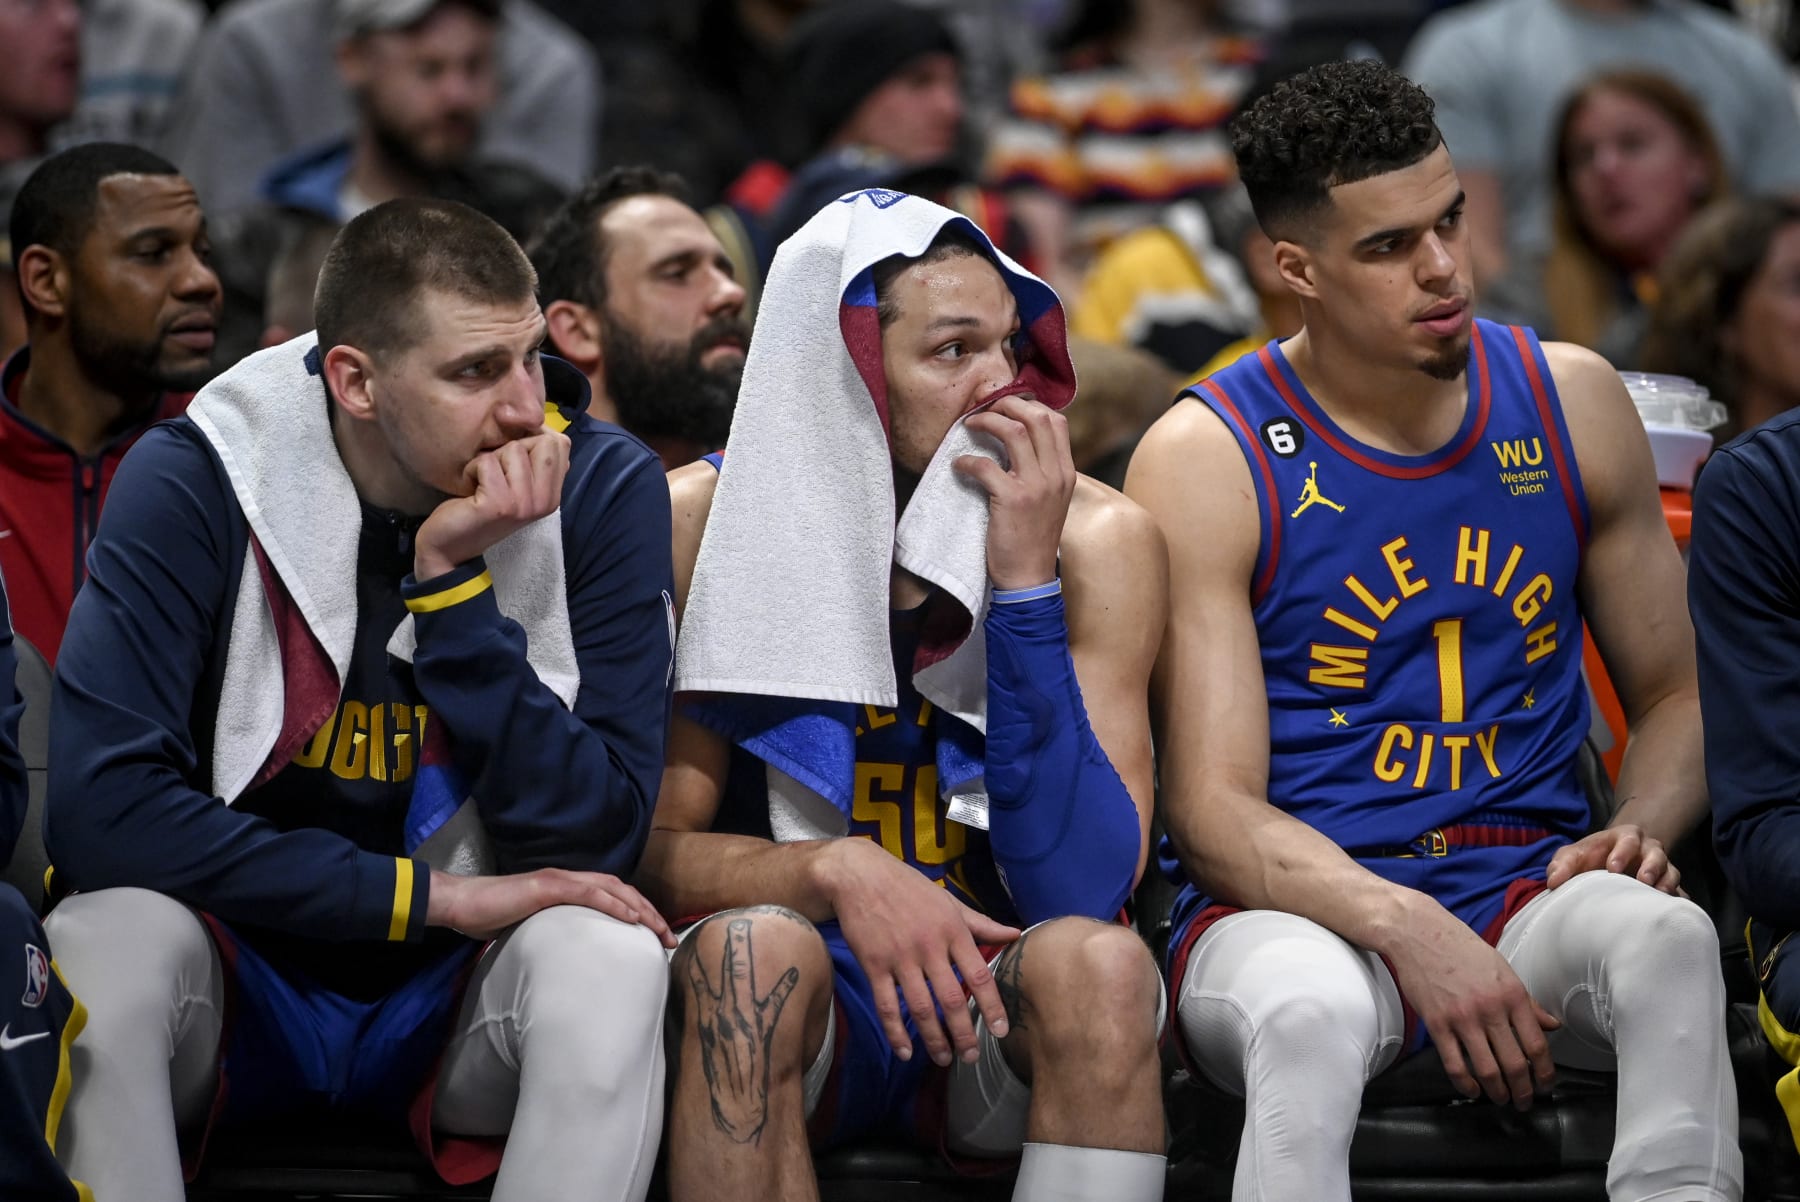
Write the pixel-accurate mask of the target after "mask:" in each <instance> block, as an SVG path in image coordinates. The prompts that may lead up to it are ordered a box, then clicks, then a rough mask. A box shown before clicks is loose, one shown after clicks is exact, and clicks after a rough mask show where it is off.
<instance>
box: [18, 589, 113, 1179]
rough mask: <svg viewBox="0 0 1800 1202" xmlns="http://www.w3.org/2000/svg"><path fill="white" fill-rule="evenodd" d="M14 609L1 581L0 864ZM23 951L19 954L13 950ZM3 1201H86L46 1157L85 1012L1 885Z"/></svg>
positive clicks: (21, 808) (21, 901)
mask: <svg viewBox="0 0 1800 1202" xmlns="http://www.w3.org/2000/svg"><path fill="white" fill-rule="evenodd" d="M17 670H18V657H17V655H16V654H15V653H14V651H13V630H12V612H11V610H10V609H9V608H8V607H7V601H6V586H5V585H4V583H0V867H4V866H5V864H6V862H7V861H8V860H10V859H11V858H12V855H13V849H14V848H15V847H16V846H17V845H18V842H19V835H20V832H22V831H23V830H24V829H25V810H26V804H27V799H28V794H27V791H26V789H27V782H26V778H25V761H24V759H23V758H22V757H21V756H20V755H19V718H20V715H21V714H23V712H24V710H25V704H24V701H23V699H22V698H20V696H19V690H18V686H17V685H16V684H15V683H14V680H13V677H14V673H15V672H16V671H17ZM21 948H22V949H23V951H24V954H23V956H21V955H19V954H18V951H17V950H16V949H21ZM0 949H3V950H4V954H3V955H0V1198H9V1199H18V1200H19V1202H79V1200H82V1199H85V1200H86V1202H93V1195H92V1194H91V1193H88V1192H87V1191H86V1187H85V1186H81V1185H76V1184H73V1183H71V1182H70V1181H69V1179H68V1177H67V1176H65V1175H64V1173H63V1171H62V1166H61V1165H59V1164H57V1163H56V1157H55V1156H54V1155H53V1154H52V1152H53V1150H54V1149H55V1147H56V1135H57V1127H58V1126H59V1125H60V1124H61V1122H62V1111H63V1100H64V1099H65V1098H67V1097H68V1091H69V1044H70V1043H71V1042H73V1041H74V1039H75V1037H76V1036H78V1035H79V1034H80V1033H81V1027H82V1024H83V1023H85V1022H86V1021H87V1014H86V1012H85V1011H84V1010H83V1009H82V1008H81V1003H80V1002H78V1001H76V1000H75V998H74V997H73V996H72V995H71V994H70V993H69V987H68V986H67V985H65V984H64V983H63V980H62V977H61V976H60V975H59V974H58V973H57V971H56V968H55V966H54V965H53V964H52V963H51V960H50V950H49V943H48V941H46V940H45V938H44V929H43V928H42V927H41V926H39V925H38V919H37V914H36V912H35V911H34V910H33V909H32V907H31V904H30V903H29V902H27V901H26V900H25V898H24V896H23V895H22V894H20V892H19V891H18V890H17V889H14V888H13V887H12V886H11V885H7V884H4V883H0Z"/></svg>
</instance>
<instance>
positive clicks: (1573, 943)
mask: <svg viewBox="0 0 1800 1202" xmlns="http://www.w3.org/2000/svg"><path fill="white" fill-rule="evenodd" d="M1499 950H1500V953H1501V954H1502V955H1503V956H1505V957H1506V958H1507V960H1508V961H1509V962H1510V963H1511V964H1512V966H1513V969H1514V971H1516V972H1517V973H1518V974H1519V978H1520V979H1521V980H1522V981H1523V982H1524V984H1525V987H1526V988H1527V989H1529V990H1530V991H1531V994H1532V996H1533V997H1535V998H1536V999H1537V1000H1538V1002H1539V1004H1540V1005H1542V1006H1543V1007H1544V1009H1546V1010H1548V1011H1549V1012H1550V1013H1551V1014H1552V1015H1554V1016H1555V1017H1556V1018H1558V1019H1560V1020H1562V1024H1563V1025H1562V1027H1561V1028H1560V1029H1559V1030H1557V1031H1554V1032H1551V1033H1550V1050H1551V1054H1552V1056H1553V1057H1554V1058H1555V1060H1556V1061H1557V1063H1559V1064H1566V1065H1569V1066H1571V1067H1578V1068H1598V1069H1611V1068H1614V1067H1616V1068H1617V1070H1618V1074H1619V1111H1618V1132H1617V1136H1616V1138H1615V1140H1614V1143H1613V1154H1612V1159H1611V1162H1610V1166H1609V1168H1608V1171H1607V1194H1608V1197H1609V1198H1611V1199H1612V1202H1649V1200H1651V1199H1655V1200H1656V1202H1736V1199H1738V1198H1740V1197H1741V1196H1742V1192H1743V1184H1742V1183H1743V1159H1742V1156H1741V1154H1740V1153H1739V1151H1738V1146H1737V1095H1736V1092H1735V1090H1734V1087H1733V1085H1732V1075H1731V1064H1730V1061H1729V1059H1728V1058H1727V1054H1726V1045H1725V1028H1724V1013H1725V989H1724V984H1723V982H1722V980H1721V978H1720V975H1719V945H1718V939H1717V936H1716V935H1715V933H1714V931H1713V927H1712V922H1711V920H1710V919H1709V918H1707V916H1706V914H1705V912H1704V911H1702V910H1701V909H1700V908H1699V907H1698V906H1696V905H1694V904H1693V903H1692V902H1689V901H1685V900H1682V899H1678V898H1673V897H1670V896H1668V895H1666V894H1663V893H1659V892H1657V891H1656V890H1654V889H1651V888H1650V887H1649V886H1647V885H1643V884H1640V883H1639V882H1637V881H1635V880H1632V879H1630V878H1629V877H1623V876H1618V875H1614V874H1609V873H1604V872H1589V873H1584V874H1582V875H1581V876H1578V877H1576V878H1575V879H1574V880H1572V881H1570V882H1569V883H1568V884H1565V885H1563V886H1562V887H1561V888H1558V889H1555V890H1553V891H1551V892H1549V893H1545V894H1541V895H1540V896H1538V897H1537V898H1535V899H1533V900H1532V901H1531V902H1530V903H1529V904H1528V905H1527V906H1526V907H1525V908H1524V909H1523V910H1521V911H1520V912H1519V914H1518V915H1517V916H1515V917H1514V918H1513V920H1512V921H1511V922H1510V923H1508V924H1507V927H1506V931H1505V933H1504V934H1503V935H1502V937H1501V940H1500V944H1499ZM1177 1016H1178V1018H1179V1020H1180V1022H1181V1029H1182V1034H1183V1036H1184V1037H1185V1038H1186V1040H1187V1045H1188V1049H1189V1051H1190V1053H1191V1054H1192V1056H1193V1058H1194V1060H1195V1062H1196V1064H1197V1065H1198V1066H1199V1067H1200V1068H1201V1070H1202V1071H1204V1072H1205V1073H1206V1075H1207V1076H1208V1077H1209V1078H1211V1079H1212V1080H1213V1081H1214V1082H1215V1083H1217V1084H1218V1085H1219V1086H1220V1087H1221V1088H1224V1089H1227V1090H1230V1091H1231V1092H1233V1093H1237V1094H1241V1095H1242V1096H1243V1097H1244V1099H1245V1122H1244V1134H1243V1140H1242V1143H1241V1145H1240V1147H1239V1150H1238V1168H1237V1179H1236V1182H1235V1185H1234V1188H1233V1190H1232V1199H1233V1202H1284V1200H1287V1199H1294V1198H1307V1199H1317V1200H1318V1202H1344V1200H1347V1199H1348V1198H1349V1197H1350V1178H1349V1166H1348V1157H1349V1149H1350V1137H1351V1134H1352V1133H1353V1131H1354V1130H1355V1127H1356V1116H1357V1112H1358V1109H1359V1108H1360V1106H1361V1101H1362V1091H1363V1086H1364V1084H1365V1083H1367V1081H1368V1080H1369V1078H1371V1077H1372V1076H1374V1075H1375V1074H1376V1073H1378V1072H1380V1071H1381V1070H1382V1069H1384V1068H1386V1067H1388V1065H1390V1064H1392V1063H1393V1062H1394V1060H1395V1059H1396V1057H1397V1056H1398V1055H1399V1051H1400V1043H1401V1039H1402V1017H1401V1009H1400V994H1399V991H1398V990H1397V989H1396V988H1395V985H1394V981H1393V977H1392V976H1391V975H1390V974H1389V972H1388V970H1387V966H1386V965H1385V964H1384V963H1382V961H1381V959H1380V957H1378V956H1376V955H1375V954H1374V953H1372V952H1367V951H1363V950H1361V949H1358V948H1355V947H1352V946H1351V945H1350V944H1348V943H1346V942H1345V941H1344V940H1342V939H1340V938H1338V937H1337V936H1336V935H1333V934H1332V933H1331V932H1330V931H1327V930H1326V929H1325V928H1324V927H1321V926H1319V925H1317V924H1316V923H1313V922H1311V921H1309V920H1307V919H1304V918H1298V917H1296V916H1294V915H1291V914H1283V913H1279V912H1275V911H1267V910H1257V911H1249V912H1246V913H1243V914H1235V915H1232V916H1230V917H1228V918H1225V919H1222V920H1220V921H1219V922H1218V923H1216V924H1215V925H1214V926H1213V927H1212V928H1211V929H1210V930H1208V931H1207V932H1206V933H1205V934H1204V935H1202V936H1201V937H1200V939H1199V941H1198V942H1197V943H1196V944H1195V945H1194V949H1193V952H1192V953H1191V955H1190V957H1189V960H1188V969H1187V976H1186V978H1185V980H1184V981H1183V982H1182V987H1181V997H1180V1001H1179V1004H1178V1007H1177Z"/></svg>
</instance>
